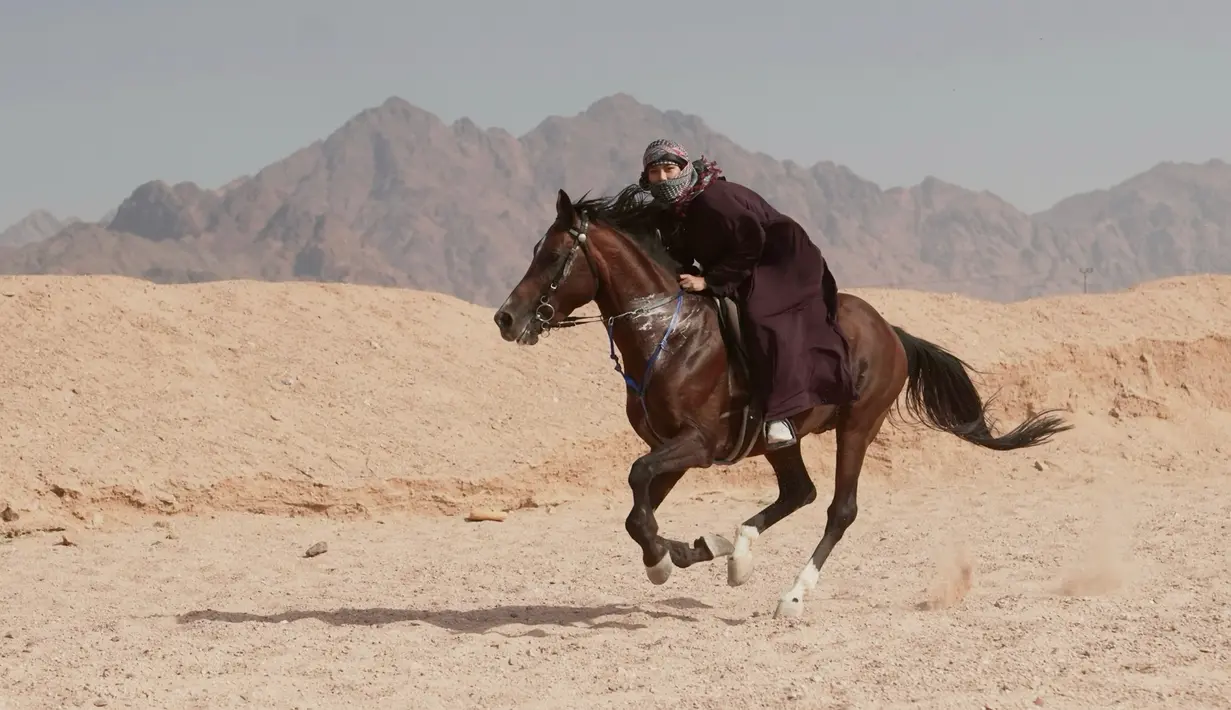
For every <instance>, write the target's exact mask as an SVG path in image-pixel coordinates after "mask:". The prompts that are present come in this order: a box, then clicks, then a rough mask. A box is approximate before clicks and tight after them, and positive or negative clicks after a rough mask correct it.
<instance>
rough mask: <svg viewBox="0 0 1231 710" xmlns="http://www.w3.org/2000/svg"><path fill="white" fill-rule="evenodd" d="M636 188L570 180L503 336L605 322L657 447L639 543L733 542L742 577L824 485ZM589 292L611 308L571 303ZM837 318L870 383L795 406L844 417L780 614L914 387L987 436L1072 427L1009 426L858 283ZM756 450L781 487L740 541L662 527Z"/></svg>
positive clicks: (1042, 438) (653, 571)
mask: <svg viewBox="0 0 1231 710" xmlns="http://www.w3.org/2000/svg"><path fill="white" fill-rule="evenodd" d="M639 192H640V190H639V189H638V188H637V187H636V186H630V187H629V188H627V189H625V190H624V191H623V192H621V193H619V194H618V195H616V196H614V197H605V198H594V199H589V200H587V199H584V197H583V199H582V200H581V201H578V202H577V203H574V202H573V201H572V200H570V199H569V196H568V195H567V194H565V192H564V191H563V190H561V191H560V192H559V196H558V199H557V201H556V219H555V221H554V222H553V223H552V224H551V226H550V227H549V228H548V229H547V231H546V233H545V234H544V236H543V237H542V239H541V240H540V241H539V242H538V244H536V245H535V248H534V256H533V258H532V260H531V262H530V265H529V267H528V268H527V270H526V273H525V275H524V276H523V277H522V279H521V281H520V282H519V283H518V284H517V286H515V287H514V288H513V291H512V293H510V294H509V297H508V299H506V300H505V302H504V304H503V305H501V306H500V308H499V309H498V310H497V311H496V314H495V321H496V325H498V326H499V328H500V334H501V336H503V338H504V339H505V340H506V341H510V342H516V343H519V344H523V345H533V344H534V343H536V342H537V341H538V339H539V336H540V335H543V334H544V333H545V332H546V331H548V330H549V329H553V328H561V327H567V326H573V325H578V324H580V323H584V322H588V321H593V322H601V323H603V324H604V325H605V326H606V328H607V331H608V336H609V339H610V342H611V357H612V359H613V360H615V362H616V369H617V371H620V372H621V374H623V375H624V378H625V381H626V383H627V385H628V397H627V415H628V421H629V423H630V424H631V425H632V427H633V429H634V430H635V431H636V433H637V435H638V436H640V437H641V439H642V440H643V441H645V442H646V444H648V445H649V446H650V451H649V453H647V454H645V455H644V456H642V457H640V458H638V459H637V460H636V461H634V462H633V464H632V468H631V470H630V471H629V474H628V484H629V486H630V487H631V488H632V494H633V503H632V510H631V512H630V513H629V514H628V518H627V519H626V520H625V529H626V530H627V531H628V534H629V536H630V537H632V539H633V540H634V541H636V543H637V544H638V545H639V546H640V547H641V551H642V561H643V562H644V564H645V567H646V574H647V576H648V577H649V578H650V581H651V582H653V583H655V584H663V583H665V582H666V581H667V578H668V577H669V576H670V573H671V569H672V567H673V566H674V567H680V568H685V567H688V566H690V565H692V564H694V563H697V562H705V561H710V560H713V559H715V558H717V557H727V558H728V560H727V579H728V583H729V584H731V585H732V586H736V585H739V584H743V583H744V582H745V581H746V580H747V579H748V577H749V575H750V574H751V572H752V556H751V552H750V546H751V543H752V541H753V540H755V539H756V538H757V537H758V536H759V535H760V534H761V533H763V532H765V530H766V529H768V528H769V527H770V526H772V525H774V524H775V523H777V522H778V521H780V520H782V519H783V518H785V517H786V516H787V515H789V514H791V513H792V512H794V511H796V510H798V509H799V508H801V507H803V506H804V505H807V504H809V503H811V502H813V501H814V500H815V499H816V487H815V486H814V485H813V482H812V479H811V478H810V477H809V475H808V470H807V468H806V467H805V466H804V461H803V458H802V456H801V454H800V447H799V444H798V443H796V444H795V445H793V446H790V447H788V448H784V449H778V450H775V451H769V452H766V450H765V447H764V441H763V436H762V433H761V426H760V419H753V420H751V421H750V420H749V416H748V412H749V411H752V410H750V409H749V408H748V403H749V401H750V393H749V390H748V386H747V384H746V379H747V378H746V377H745V376H744V372H743V371H742V370H740V369H739V368H737V367H733V366H732V365H733V364H734V363H735V357H736V355H737V354H738V353H737V350H736V349H734V348H731V349H729V348H728V342H729V341H727V340H724V337H723V333H722V331H721V327H720V323H721V322H722V321H721V318H722V316H723V314H724V309H725V308H726V306H725V305H723V304H721V303H719V302H718V301H716V300H715V299H714V298H713V297H709V296H705V295H700V294H693V293H686V292H684V291H682V290H680V288H679V282H678V277H677V274H678V270H679V267H680V265H679V264H678V263H676V262H675V261H674V259H672V258H671V256H670V254H668V253H667V251H666V249H665V248H664V247H663V246H662V243H661V242H660V240H659V237H658V234H657V232H656V231H655V230H654V224H655V221H654V220H655V212H656V206H654V205H652V204H645V203H643V201H642V200H640V199H639V197H640V196H639V194H638V193H639ZM591 301H594V302H596V303H597V305H598V308H599V312H600V314H601V315H600V316H599V317H597V318H594V317H582V318H578V317H573V316H571V315H570V314H571V313H572V312H573V311H575V310H576V309H578V308H580V307H581V306H583V305H585V304H587V303H590V302H591ZM838 320H839V322H840V324H841V327H842V329H843V331H844V332H845V334H846V337H847V339H848V341H849V343H850V357H851V368H852V373H854V376H855V378H856V385H857V391H858V393H859V396H858V399H857V400H856V401H855V402H853V403H851V404H848V405H843V406H838V407H834V406H822V407H817V408H816V409H813V410H811V411H807V412H803V413H801V414H798V415H796V416H795V417H793V418H792V421H793V423H794V425H795V429H796V431H797V433H798V437H799V439H802V438H803V437H804V436H805V435H807V434H812V433H821V432H826V431H829V430H836V436H837V461H836V470H835V476H834V493H833V500H832V502H831V503H830V504H829V509H828V513H829V517H828V522H827V524H826V526H825V532H824V535H823V536H822V537H821V540H820V543H819V544H818V545H817V547H816V549H815V551H813V553H812V555H811V557H810V558H809V559H808V561H807V563H806V564H805V565H804V567H803V569H802V570H801V571H800V572H799V574H798V577H797V578H796V580H795V583H794V585H793V586H792V587H791V588H790V589H788V590H787V591H786V592H785V593H784V594H783V595H782V597H781V599H780V600H779V602H778V608H777V610H776V612H775V615H776V616H799V615H800V614H802V613H803V601H804V595H805V594H806V593H807V592H809V591H811V590H812V589H813V588H814V587H815V585H816V583H817V581H818V579H819V577H820V571H821V567H822V566H823V565H824V564H825V560H826V559H827V558H828V557H829V554H830V552H832V550H833V548H834V546H835V545H836V544H837V543H838V541H839V540H841V539H842V536H843V534H844V533H845V532H846V529H847V528H848V527H849V526H850V525H851V523H853V522H854V520H855V514H856V511H857V509H858V506H857V504H856V490H857V488H858V484H859V473H860V470H861V469H862V467H863V460H864V454H865V452H866V451H867V448H868V445H869V444H870V443H871V442H872V440H873V439H874V438H875V437H876V435H877V433H879V431H880V428H881V425H882V424H883V423H884V421H885V419H886V417H887V416H888V415H889V414H890V411H891V410H892V409H893V407H894V404H895V403H896V402H897V400H898V396H899V394H901V393H902V391H903V388H904V387H905V390H906V398H905V399H906V408H907V411H908V412H909V413H910V414H911V415H912V416H913V417H914V418H915V419H917V420H918V421H920V422H922V423H923V424H925V425H926V426H929V427H931V428H933V429H936V430H939V431H944V432H948V433H950V434H953V435H955V436H958V437H960V438H961V439H962V440H964V441H968V442H970V443H972V444H975V445H977V446H982V447H985V448H988V449H994V450H997V451H1007V450H1012V449H1019V448H1023V447H1028V446H1035V445H1038V444H1041V443H1043V442H1046V441H1047V440H1048V439H1050V438H1051V436H1052V435H1054V434H1056V433H1059V432H1063V431H1066V430H1068V429H1070V428H1071V426H1070V425H1069V424H1066V423H1065V422H1064V421H1063V420H1062V419H1061V418H1060V417H1059V416H1057V415H1056V414H1055V413H1054V410H1049V411H1046V412H1042V413H1039V414H1036V415H1034V416H1032V417H1030V418H1029V419H1027V420H1026V421H1025V422H1023V423H1022V424H1020V425H1019V426H1018V427H1017V428H1015V429H1013V430H1012V431H1009V432H1007V433H1005V434H1002V435H999V436H997V435H995V434H993V433H992V430H991V425H990V424H989V423H988V419H987V405H986V404H985V403H984V402H983V401H982V398H981V397H980V395H979V392H978V391H977V389H976V388H975V385H974V383H973V382H971V380H970V376H969V374H968V371H967V365H966V364H965V363H964V362H962V361H961V360H960V359H958V358H957V357H955V356H954V355H952V354H950V353H949V352H947V351H946V350H944V349H943V348H941V347H939V346H937V345H934V344H932V343H929V342H927V341H925V340H922V339H920V338H916V337H914V336H912V335H910V334H909V333H906V332H905V331H903V330H902V329H900V328H898V327H896V326H892V325H890V324H889V323H888V322H886V321H885V319H884V318H883V317H882V316H881V315H880V314H879V313H878V312H877V311H876V310H875V309H874V308H873V307H872V306H871V305H869V304H868V303H867V302H866V301H864V300H863V299H860V298H858V297H857V296H852V295H850V294H846V293H843V294H841V297H840V306H839V316H838ZM617 349H618V351H619V354H620V356H622V357H623V361H624V362H623V367H624V368H626V369H621V365H620V361H619V358H618V357H617V355H616V350H617ZM729 356H731V357H729ZM631 373H637V374H640V375H641V377H639V378H638V377H633V376H632V374H631ZM750 456H764V457H765V458H766V460H767V461H768V462H769V464H770V466H772V467H773V470H774V474H775V476H776V478H777V482H778V497H777V499H776V500H774V501H773V502H772V503H770V504H769V505H768V506H767V507H766V508H765V509H764V510H762V511H760V512H758V513H757V514H756V515H753V516H752V517H751V518H749V519H748V520H746V521H744V522H743V523H742V524H740V525H739V526H738V528H737V530H736V533H735V542H734V543H731V542H730V541H728V540H727V539H726V538H724V537H723V536H721V535H717V534H709V535H704V536H702V537H701V538H699V539H698V540H696V541H695V542H693V543H692V544H691V545H689V544H687V543H684V542H681V541H677V540H672V539H669V538H666V537H662V536H660V535H659V531H658V523H657V521H656V520H655V519H654V512H655V511H656V510H657V509H658V506H659V505H660V504H661V503H662V502H663V499H664V498H666V497H667V494H668V493H670V491H671V489H672V487H674V486H675V484H676V483H677V482H678V481H679V480H680V478H681V477H683V475H684V474H685V472H687V471H688V470H689V469H690V468H697V467H703V468H704V467H709V466H712V465H715V464H719V465H722V464H729V463H734V462H735V461H737V460H740V459H742V458H747V457H750Z"/></svg>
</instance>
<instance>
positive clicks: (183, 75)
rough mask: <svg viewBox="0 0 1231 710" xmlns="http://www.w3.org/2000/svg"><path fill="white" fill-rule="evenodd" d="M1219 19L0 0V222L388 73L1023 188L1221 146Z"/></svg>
mask: <svg viewBox="0 0 1231 710" xmlns="http://www.w3.org/2000/svg"><path fill="white" fill-rule="evenodd" d="M1229 33H1231V2H1227V1H1226V0H1206V1H1200V0H1188V1H1182V0H1166V1H1164V0H1155V1H1150V2H1147V1H1146V0H1116V1H1114V2H1113V1H1111V0H1061V1H1052V0H1021V1H1019V0H897V1H896V2H889V1H888V0H849V1H848V2H826V1H823V0H817V1H816V2H781V1H779V2H774V1H773V0H765V1H762V2H738V3H737V2H732V1H731V0H709V1H707V2H694V1H691V0H689V1H687V2H685V1H679V2H674V3H673V2H670V1H665V2H664V1H663V0H657V1H642V0H636V1H633V0H625V1H624V2H618V1H615V0H609V1H604V2H595V1H593V0H584V1H583V0H574V1H573V2H565V1H563V0H559V1H556V2H547V1H546V0H540V1H535V0H525V1H523V2H512V1H510V2H507V3H495V2H467V1H464V0H456V1H450V0H440V1H438V2H433V3H426V2H419V1H416V0H348V1H347V2H341V1H338V0H334V1H330V2H326V1H324V0H211V1H210V2H198V1H196V0H0V228H2V227H3V226H4V225H7V224H9V223H11V222H14V221H16V220H17V219H19V218H20V217H22V216H23V215H24V214H26V213H27V212H29V211H30V210H32V209H34V208H38V207H43V208H47V209H50V210H52V211H53V212H55V213H56V214H57V215H58V216H61V217H63V216H65V215H69V214H72V215H76V216H79V217H83V218H87V219H95V218H98V217H100V216H101V215H102V214H103V213H104V212H106V211H107V210H109V209H110V208H112V207H114V206H115V205H116V204H118V203H119V202H120V201H121V200H122V199H123V198H124V197H126V196H127V195H128V193H129V192H131V190H132V189H133V188H134V187H136V186H137V185H138V184H140V183H142V182H145V181H147V180H150V179H154V178H161V179H164V180H168V181H179V180H193V181H195V182H198V183H200V184H202V185H204V186H207V187H216V186H218V185H221V184H223V183H225V182H227V181H229V180H230V179H232V178H234V177H236V176H238V175H241V174H245V173H251V172H253V171H255V170H257V169H259V168H261V167H262V166H264V165H266V164H268V163H270V162H272V161H274V160H277V159H279V158H281V157H283V156H285V155H287V154H288V153H290V152H292V151H293V150H295V149H297V148H299V147H301V146H303V145H306V144H307V143H309V142H311V141H313V140H315V139H317V138H323V137H325V136H326V135H327V134H328V133H330V132H331V131H332V130H333V129H335V128H337V127H338V126H339V125H340V124H342V123H343V122H344V121H345V120H346V119H348V118H349V117H351V116H352V115H354V114H356V113H358V112H359V111H360V110H362V109H364V108H366V107H369V106H374V105H377V104H379V103H381V102H382V101H384V100H385V99H386V98H388V97H389V96H391V95H397V96H401V97H402V98H404V99H406V100H408V101H410V102H411V103H413V104H415V105H417V106H420V107H422V108H424V109H427V110H429V111H431V112H433V113H435V114H437V115H438V116H440V117H442V118H443V119H445V120H446V121H452V120H454V119H456V118H458V117H461V116H469V117H470V118H471V119H473V120H474V121H475V122H476V123H478V124H479V125H481V126H484V127H490V126H501V127H504V128H506V129H508V130H510V131H512V132H513V133H515V134H517V135H520V134H522V133H524V132H525V131H527V130H529V129H530V128H532V127H533V126H534V125H535V124H536V123H538V122H539V121H540V120H541V119H543V118H544V117H546V116H548V115H551V114H560V115H572V114H575V113H577V112H579V111H581V110H583V109H585V107H586V106H588V105H589V104H591V103H593V102H594V101H595V100H597V99H599V98H601V97H603V96H607V95H610V94H613V93H616V92H619V91H624V92H627V93H630V94H632V95H633V96H634V97H636V98H637V99H639V100H641V101H643V102H646V103H649V104H652V105H654V106H656V107H658V108H660V109H679V110H681V111H684V112H686V113H693V114H697V115H700V116H701V117H702V118H704V119H705V121H706V122H707V123H709V124H710V125H711V126H712V127H714V128H715V129H717V130H719V131H721V132H723V133H725V134H727V135H728V136H730V137H731V138H732V139H734V140H735V141H736V142H737V143H739V144H741V145H743V146H744V147H746V148H749V149H753V150H761V151H765V152H767V153H769V154H771V155H773V156H775V157H778V158H783V159H785V158H791V159H793V160H795V161H797V162H800V163H804V164H811V163H813V162H815V161H817V160H833V161H835V162H838V163H842V164H845V165H847V166H849V167H850V168H851V169H852V170H854V171H855V172H856V173H858V174H860V175H862V176H864V177H866V178H868V179H871V180H874V181H875V182H877V183H879V184H880V185H881V186H882V187H888V186H893V185H903V184H913V183H915V182H918V181H919V180H920V179H921V178H923V177H924V176H926V175H929V174H931V175H935V176H937V177H940V178H941V179H944V180H948V181H950V182H955V183H958V184H961V185H964V186H966V187H970V188H975V189H988V190H991V191H993V192H995V193H997V194H999V195H1001V196H1002V197H1004V198H1006V199H1007V200H1009V201H1010V202H1012V203H1014V204H1015V205H1017V206H1018V207H1021V208H1023V209H1026V210H1028V211H1035V210H1039V209H1044V208H1046V207H1048V206H1050V205H1051V204H1052V203H1053V202H1055V201H1056V200H1057V199H1059V198H1061V197H1064V196H1066V195H1069V194H1072V193H1074V192H1081V191H1086V190H1091V189H1097V188H1101V187H1107V186H1110V185H1112V184H1114V183H1116V182H1119V181H1120V180H1123V179H1124V178H1126V177H1129V176H1130V175H1132V174H1134V173H1137V172H1140V171H1142V170H1145V169H1148V168H1149V167H1151V166H1152V165H1154V164H1155V163H1157V162H1159V161H1163V160H1184V161H1198V162H1204V161H1205V160H1208V159H1210V158H1213V157H1220V158H1224V159H1228V158H1231V146H1229V144H1228V140H1229V138H1231V128H1229V127H1231V91H1229V90H1228V86H1229V82H1231V79H1229V77H1231V42H1229V41H1227V37H1228V36H1229ZM614 147H617V148H623V149H625V150H628V151H633V152H640V151H641V149H642V148H643V146H640V145H629V146H614ZM717 157H718V158H719V159H721V156H717ZM425 169H430V168H427V167H425ZM735 179H737V178H735ZM578 189H581V188H580V187H579V188H578Z"/></svg>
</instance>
